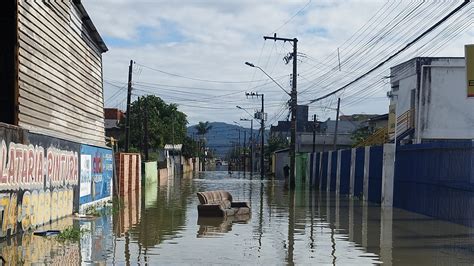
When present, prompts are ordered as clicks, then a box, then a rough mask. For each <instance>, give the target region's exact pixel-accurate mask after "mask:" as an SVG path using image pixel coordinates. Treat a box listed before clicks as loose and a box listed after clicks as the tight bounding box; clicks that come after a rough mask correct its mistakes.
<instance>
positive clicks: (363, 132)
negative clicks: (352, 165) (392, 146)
mask: <svg viewBox="0 0 474 266" xmlns="http://www.w3.org/2000/svg"><path fill="white" fill-rule="evenodd" d="M372 134H373V132H372V131H370V130H369V128H368V127H361V128H359V129H357V130H355V131H354V132H352V135H351V140H352V145H357V143H360V142H362V141H364V140H365V139H367V138H368V137H370V136H371V135H372Z"/></svg>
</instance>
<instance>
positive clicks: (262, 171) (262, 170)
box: [260, 93, 265, 179]
mask: <svg viewBox="0 0 474 266" xmlns="http://www.w3.org/2000/svg"><path fill="white" fill-rule="evenodd" d="M260 95H261V96H262V113H261V116H262V117H261V120H260V130H262V136H261V144H260V145H261V147H260V153H261V154H260V179H263V178H264V177H265V100H264V97H265V96H264V95H263V93H262V94H260Z"/></svg>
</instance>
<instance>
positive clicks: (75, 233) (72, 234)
mask: <svg viewBox="0 0 474 266" xmlns="http://www.w3.org/2000/svg"><path fill="white" fill-rule="evenodd" d="M86 232H88V230H86V229H82V230H80V229H77V228H74V227H72V226H71V227H67V228H66V229H64V230H62V231H61V233H59V234H58V236H57V238H58V240H60V241H79V240H80V239H81V236H82V235H83V234H84V233H86Z"/></svg>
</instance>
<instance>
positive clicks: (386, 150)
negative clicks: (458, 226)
mask: <svg viewBox="0 0 474 266" xmlns="http://www.w3.org/2000/svg"><path fill="white" fill-rule="evenodd" d="M394 175H395V144H391V143H387V144H384V145H383V167H382V199H381V202H382V206H384V207H392V206H393V179H394Z"/></svg>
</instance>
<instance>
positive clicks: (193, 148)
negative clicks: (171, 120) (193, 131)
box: [181, 137, 199, 158]
mask: <svg viewBox="0 0 474 266" xmlns="http://www.w3.org/2000/svg"><path fill="white" fill-rule="evenodd" d="M181 152H182V154H183V156H184V157H185V158H192V157H196V156H198V155H199V143H198V142H197V141H195V140H193V139H192V138H190V137H185V138H184V142H183V149H182V151H181Z"/></svg>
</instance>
